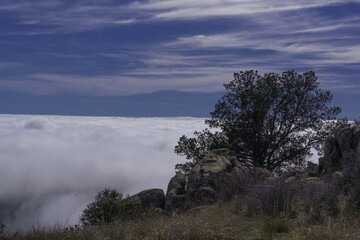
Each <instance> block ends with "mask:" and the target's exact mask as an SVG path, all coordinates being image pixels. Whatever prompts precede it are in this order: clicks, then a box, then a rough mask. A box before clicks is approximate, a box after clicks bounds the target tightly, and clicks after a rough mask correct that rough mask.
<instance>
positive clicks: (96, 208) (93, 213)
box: [80, 188, 123, 226]
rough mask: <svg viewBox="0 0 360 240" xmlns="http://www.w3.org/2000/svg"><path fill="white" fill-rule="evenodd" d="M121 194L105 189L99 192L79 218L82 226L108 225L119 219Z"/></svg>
mask: <svg viewBox="0 0 360 240" xmlns="http://www.w3.org/2000/svg"><path fill="white" fill-rule="evenodd" d="M122 199H123V194H122V193H119V192H118V191H117V190H115V189H109V188H105V190H104V191H101V192H99V193H98V194H97V195H96V197H95V201H93V202H92V203H90V204H88V205H87V206H86V208H85V209H84V211H83V213H82V215H81V216H80V222H81V223H82V224H83V225H84V226H89V225H100V224H108V223H110V222H113V221H115V220H117V219H119V218H120V216H121V213H122V207H121V204H120V200H122Z"/></svg>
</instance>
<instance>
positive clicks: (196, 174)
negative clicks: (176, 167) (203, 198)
mask: <svg viewBox="0 0 360 240" xmlns="http://www.w3.org/2000/svg"><path fill="white" fill-rule="evenodd" d="M233 168H234V161H233V159H232V157H231V155H230V151H229V150H228V149H216V150H213V151H210V152H209V153H208V154H207V155H206V156H205V157H204V158H203V159H202V160H201V161H200V162H199V163H198V164H197V165H195V166H194V167H193V168H192V169H191V171H190V173H189V179H188V182H187V187H186V191H187V192H190V191H194V190H197V189H199V188H201V187H210V188H212V189H214V190H216V189H218V188H220V187H221V186H219V184H220V182H221V181H220V179H222V178H223V177H224V175H226V174H228V173H230V172H231V171H232V170H233Z"/></svg>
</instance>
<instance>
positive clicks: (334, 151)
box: [319, 125, 360, 179]
mask: <svg viewBox="0 0 360 240" xmlns="http://www.w3.org/2000/svg"><path fill="white" fill-rule="evenodd" d="M359 166H360V126H358V125H353V126H351V125H343V126H340V127H339V128H338V129H336V130H335V132H334V134H333V135H332V136H330V137H328V138H327V140H326V142H325V146H324V157H322V158H320V159H319V171H321V172H323V173H325V174H334V173H336V174H338V175H339V172H341V173H342V174H343V175H344V177H346V178H350V179H351V178H354V177H356V176H355V175H358V174H359V173H360V171H359V170H360V169H359ZM357 177H360V175H359V176H357Z"/></svg>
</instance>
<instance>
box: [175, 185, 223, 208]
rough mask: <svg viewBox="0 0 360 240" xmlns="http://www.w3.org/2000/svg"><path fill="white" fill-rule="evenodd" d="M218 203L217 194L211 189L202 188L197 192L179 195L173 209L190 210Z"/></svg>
mask: <svg viewBox="0 0 360 240" xmlns="http://www.w3.org/2000/svg"><path fill="white" fill-rule="evenodd" d="M217 201H218V195H217V193H216V192H215V191H214V190H213V189H212V188H209V187H201V188H199V189H196V190H192V191H190V192H187V193H185V194H184V195H178V196H175V197H174V198H173V204H172V208H173V209H179V210H183V211H184V210H189V209H192V208H196V207H199V206H205V205H211V204H214V203H216V202H217Z"/></svg>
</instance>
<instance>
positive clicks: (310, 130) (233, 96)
mask: <svg viewBox="0 0 360 240" xmlns="http://www.w3.org/2000/svg"><path fill="white" fill-rule="evenodd" d="M224 86H225V89H226V90H227V92H226V93H225V95H224V96H223V97H222V98H220V99H219V100H218V102H217V104H216V105H215V110H214V111H213V112H211V113H210V114H211V118H210V119H208V120H206V121H205V123H206V124H207V125H208V126H209V128H210V130H211V129H213V131H210V130H209V129H205V130H203V131H202V132H195V133H194V135H195V136H194V137H190V138H189V137H187V136H182V137H181V138H180V139H179V141H178V145H177V146H176V147H175V152H176V153H177V154H179V155H183V156H186V157H187V159H192V162H188V163H185V164H179V165H177V166H176V168H177V170H179V171H183V172H188V171H189V170H190V169H191V167H192V166H193V164H195V163H196V162H197V161H198V160H199V159H201V158H203V157H204V155H205V154H206V152H207V151H209V150H211V149H215V148H219V147H226V148H228V149H229V150H231V151H232V152H233V154H234V156H236V158H237V159H238V161H239V162H241V163H242V164H244V165H246V166H255V167H262V168H266V169H268V170H270V171H276V170H280V169H283V168H286V167H289V166H301V165H302V164H304V163H305V159H306V157H307V156H309V155H310V150H311V149H312V148H316V149H318V150H321V145H322V143H323V141H324V139H325V137H326V136H327V134H328V133H329V131H330V129H331V128H333V126H334V124H335V123H334V122H333V121H329V120H333V119H335V117H336V116H337V115H338V114H339V113H340V112H341V109H340V108H339V107H329V106H328V104H329V103H330V102H331V100H332V97H333V96H332V94H331V93H330V91H328V90H322V89H320V88H319V82H318V81H317V76H316V74H315V73H314V72H311V71H310V72H305V73H303V74H298V73H296V72H295V71H287V72H284V73H282V74H277V73H266V74H264V75H261V74H259V73H258V71H253V70H251V71H241V72H237V73H234V79H233V80H232V81H231V82H230V83H228V84H224Z"/></svg>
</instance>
